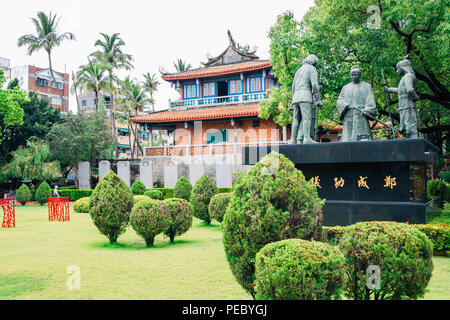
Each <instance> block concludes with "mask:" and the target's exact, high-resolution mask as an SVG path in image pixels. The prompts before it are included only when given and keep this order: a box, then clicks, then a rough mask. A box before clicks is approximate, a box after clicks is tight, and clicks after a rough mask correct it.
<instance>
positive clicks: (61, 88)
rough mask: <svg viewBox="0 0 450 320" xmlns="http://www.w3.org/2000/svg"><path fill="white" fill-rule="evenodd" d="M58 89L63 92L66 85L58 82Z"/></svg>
mask: <svg viewBox="0 0 450 320" xmlns="http://www.w3.org/2000/svg"><path fill="white" fill-rule="evenodd" d="M58 89H59V90H63V89H64V85H63V84H62V83H61V82H58Z"/></svg>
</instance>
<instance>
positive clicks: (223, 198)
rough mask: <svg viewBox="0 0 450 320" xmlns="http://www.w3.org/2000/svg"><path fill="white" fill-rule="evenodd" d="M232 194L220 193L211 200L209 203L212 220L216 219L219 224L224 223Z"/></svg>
mask: <svg viewBox="0 0 450 320" xmlns="http://www.w3.org/2000/svg"><path fill="white" fill-rule="evenodd" d="M231 196H232V193H231V192H228V193H218V194H216V195H215V196H214V197H212V198H211V201H210V203H209V208H208V210H209V215H210V216H211V220H212V219H214V220H216V221H218V222H222V220H223V216H224V214H225V211H226V210H227V206H228V204H229V203H230V199H231Z"/></svg>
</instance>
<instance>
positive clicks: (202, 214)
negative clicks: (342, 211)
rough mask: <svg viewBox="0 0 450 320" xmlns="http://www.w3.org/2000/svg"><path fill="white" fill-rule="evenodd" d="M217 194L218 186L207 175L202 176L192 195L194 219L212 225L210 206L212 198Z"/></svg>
mask: <svg viewBox="0 0 450 320" xmlns="http://www.w3.org/2000/svg"><path fill="white" fill-rule="evenodd" d="M216 193H217V186H216V184H215V183H214V181H212V180H211V179H210V178H209V177H208V176H207V175H206V174H204V175H202V176H201V177H200V179H198V180H197V182H196V183H195V186H194V189H192V194H191V199H190V201H191V205H192V208H193V209H194V217H197V218H199V219H200V220H203V221H204V222H206V223H207V224H210V223H211V217H210V216H209V211H208V206H209V202H210V201H211V198H212V197H213V196H214V195H215V194H216Z"/></svg>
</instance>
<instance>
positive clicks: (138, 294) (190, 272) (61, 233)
mask: <svg viewBox="0 0 450 320" xmlns="http://www.w3.org/2000/svg"><path fill="white" fill-rule="evenodd" d="M155 245H156V247H154V248H146V247H145V244H144V240H143V239H141V238H139V237H138V236H137V235H136V233H135V232H134V231H133V230H132V229H131V227H130V228H129V229H128V230H127V232H126V233H125V234H124V235H122V236H120V237H119V240H118V243H117V244H115V245H110V244H109V242H108V240H107V238H106V237H104V236H102V235H101V234H100V233H99V232H98V231H97V229H96V228H95V226H94V225H93V223H92V221H91V218H90V217H89V215H88V214H79V213H73V211H72V210H71V221H70V222H49V221H48V216H47V206H25V207H17V208H16V228H13V229H0V299H251V297H250V296H249V295H248V294H247V293H246V292H245V291H244V290H243V289H242V288H241V287H240V286H239V284H238V283H237V282H236V281H235V280H234V278H233V275H232V274H231V271H230V269H229V267H228V263H227V261H226V258H225V254H224V250H223V245H222V229H221V226H220V225H219V224H217V223H216V224H213V225H211V226H206V225H203V224H202V223H200V221H199V220H194V225H193V228H192V229H191V230H190V231H189V232H187V233H186V234H184V235H183V236H181V237H179V238H177V239H176V243H175V244H172V245H171V244H169V239H168V238H167V237H163V236H158V237H157V238H156V239H155ZM433 261H434V266H435V271H434V273H433V277H432V279H431V283H430V285H429V287H428V289H429V293H428V294H427V295H426V297H425V298H426V299H450V259H449V258H433ZM72 265H76V266H79V267H80V268H81V289H80V290H69V289H68V288H67V285H66V282H67V279H68V277H69V276H70V275H69V274H68V273H67V268H68V267H69V266H72Z"/></svg>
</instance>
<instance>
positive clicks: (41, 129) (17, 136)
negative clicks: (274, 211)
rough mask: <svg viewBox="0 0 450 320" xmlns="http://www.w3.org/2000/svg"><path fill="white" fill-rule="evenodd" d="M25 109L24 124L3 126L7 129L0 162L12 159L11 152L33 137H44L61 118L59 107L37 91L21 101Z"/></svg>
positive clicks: (0, 151) (1, 147) (0, 149)
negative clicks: (54, 106)
mask: <svg viewBox="0 0 450 320" xmlns="http://www.w3.org/2000/svg"><path fill="white" fill-rule="evenodd" d="M20 106H21V107H22V109H23V112H24V114H23V124H22V125H20V126H11V127H5V126H3V125H2V126H1V128H2V131H5V132H6V130H7V134H5V135H4V140H3V143H2V144H1V145H0V163H5V162H8V161H9V160H10V159H11V155H10V152H11V151H13V150H16V149H17V148H18V147H19V146H24V145H26V143H27V140H28V139H30V138H31V137H37V138H41V139H44V138H45V137H46V135H47V134H48V132H50V129H51V128H52V126H53V124H55V123H58V122H59V121H60V119H61V114H60V110H59V108H56V109H55V108H53V106H52V105H51V104H49V102H48V99H47V98H44V97H40V96H39V95H38V94H37V93H36V92H34V91H31V92H29V93H28V99H27V100H26V101H23V102H20Z"/></svg>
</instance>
